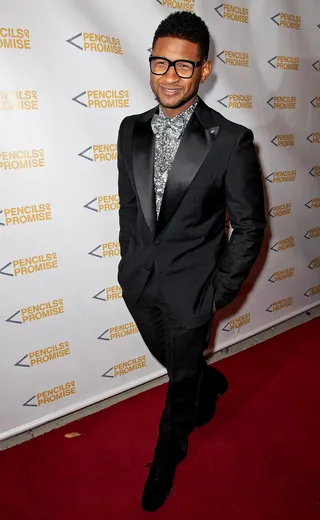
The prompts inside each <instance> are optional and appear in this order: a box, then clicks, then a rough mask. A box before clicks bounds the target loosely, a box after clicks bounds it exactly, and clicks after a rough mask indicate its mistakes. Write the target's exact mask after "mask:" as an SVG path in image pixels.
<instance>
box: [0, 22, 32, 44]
mask: <svg viewBox="0 0 320 520" xmlns="http://www.w3.org/2000/svg"><path fill="white" fill-rule="evenodd" d="M0 49H31V40H30V31H29V30H28V29H14V28H12V27H0Z"/></svg>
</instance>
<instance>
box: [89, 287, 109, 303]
mask: <svg viewBox="0 0 320 520" xmlns="http://www.w3.org/2000/svg"><path fill="white" fill-rule="evenodd" d="M105 292H106V290H105V289H102V291H100V292H98V293H97V294H96V295H95V296H92V298H94V299H95V300H100V301H102V302H105V301H106V298H105V297H104V298H99V296H100V294H102V293H105Z"/></svg>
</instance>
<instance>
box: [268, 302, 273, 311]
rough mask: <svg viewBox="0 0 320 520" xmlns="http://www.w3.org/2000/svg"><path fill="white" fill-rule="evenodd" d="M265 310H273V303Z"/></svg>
mask: <svg viewBox="0 0 320 520" xmlns="http://www.w3.org/2000/svg"><path fill="white" fill-rule="evenodd" d="M266 311H267V312H273V303H271V305H269V307H268V308H267V309H266Z"/></svg>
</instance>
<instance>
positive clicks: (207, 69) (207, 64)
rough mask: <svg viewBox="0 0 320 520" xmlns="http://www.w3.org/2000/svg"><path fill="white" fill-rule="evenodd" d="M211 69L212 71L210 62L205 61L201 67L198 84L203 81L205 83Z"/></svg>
mask: <svg viewBox="0 0 320 520" xmlns="http://www.w3.org/2000/svg"><path fill="white" fill-rule="evenodd" d="M211 69H212V61H210V60H207V61H206V62H205V63H204V64H203V65H202V67H201V78H200V83H203V82H204V81H206V79H207V78H208V76H209V75H210V72H211Z"/></svg>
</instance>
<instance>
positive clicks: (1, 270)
mask: <svg viewBox="0 0 320 520" xmlns="http://www.w3.org/2000/svg"><path fill="white" fill-rule="evenodd" d="M10 265H12V262H9V263H8V264H7V265H4V266H3V267H1V269H0V274H4V275H6V276H14V274H12V273H6V272H5V269H6V268H7V267H9V266H10Z"/></svg>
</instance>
